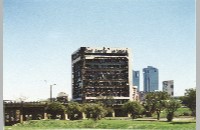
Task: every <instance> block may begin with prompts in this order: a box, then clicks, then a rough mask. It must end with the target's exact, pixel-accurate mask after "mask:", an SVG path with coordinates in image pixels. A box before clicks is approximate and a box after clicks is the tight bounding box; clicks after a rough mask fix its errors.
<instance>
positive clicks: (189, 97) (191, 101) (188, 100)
mask: <svg viewBox="0 0 200 130" xmlns="http://www.w3.org/2000/svg"><path fill="white" fill-rule="evenodd" d="M181 100H182V101H183V104H185V105H186V106H187V107H188V108H190V110H191V111H192V115H193V116H194V117H196V89H193V88H191V89H186V92H185V96H183V97H182V98H181Z"/></svg>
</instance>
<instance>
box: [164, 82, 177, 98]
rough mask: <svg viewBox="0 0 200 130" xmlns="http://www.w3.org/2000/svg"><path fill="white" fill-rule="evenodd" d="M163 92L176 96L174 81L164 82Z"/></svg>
mask: <svg viewBox="0 0 200 130" xmlns="http://www.w3.org/2000/svg"><path fill="white" fill-rule="evenodd" d="M162 85H163V91H164V92H167V93H168V94H169V95H170V96H174V80H168V81H163V83H162Z"/></svg>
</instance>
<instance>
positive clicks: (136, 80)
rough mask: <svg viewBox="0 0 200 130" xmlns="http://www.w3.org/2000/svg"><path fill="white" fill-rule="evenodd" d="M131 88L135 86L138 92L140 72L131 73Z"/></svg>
mask: <svg viewBox="0 0 200 130" xmlns="http://www.w3.org/2000/svg"><path fill="white" fill-rule="evenodd" d="M133 86H137V91H140V71H133Z"/></svg>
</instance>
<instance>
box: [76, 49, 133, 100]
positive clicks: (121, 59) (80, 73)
mask: <svg viewBox="0 0 200 130" xmlns="http://www.w3.org/2000/svg"><path fill="white" fill-rule="evenodd" d="M131 58H132V57H131V53H130V50H129V49H128V48H105V47H102V48H91V47H81V48H80V49H78V50H77V51H76V52H74V53H73V54H72V98H73V100H75V101H78V102H93V101H95V100H96V99H99V98H101V97H112V98H113V99H114V101H115V103H116V104H122V103H124V102H126V101H128V100H132V69H131V64H130V63H131V61H130V59H131Z"/></svg>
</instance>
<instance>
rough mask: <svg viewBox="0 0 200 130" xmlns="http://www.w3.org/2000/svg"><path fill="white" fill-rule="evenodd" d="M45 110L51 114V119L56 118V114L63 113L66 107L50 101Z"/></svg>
mask: <svg viewBox="0 0 200 130" xmlns="http://www.w3.org/2000/svg"><path fill="white" fill-rule="evenodd" d="M46 111H47V113H48V114H51V118H52V119H56V115H58V114H60V115H64V113H65V111H66V107H65V106H64V105H62V104H61V103H60V102H52V103H50V104H48V106H47V109H46Z"/></svg>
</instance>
